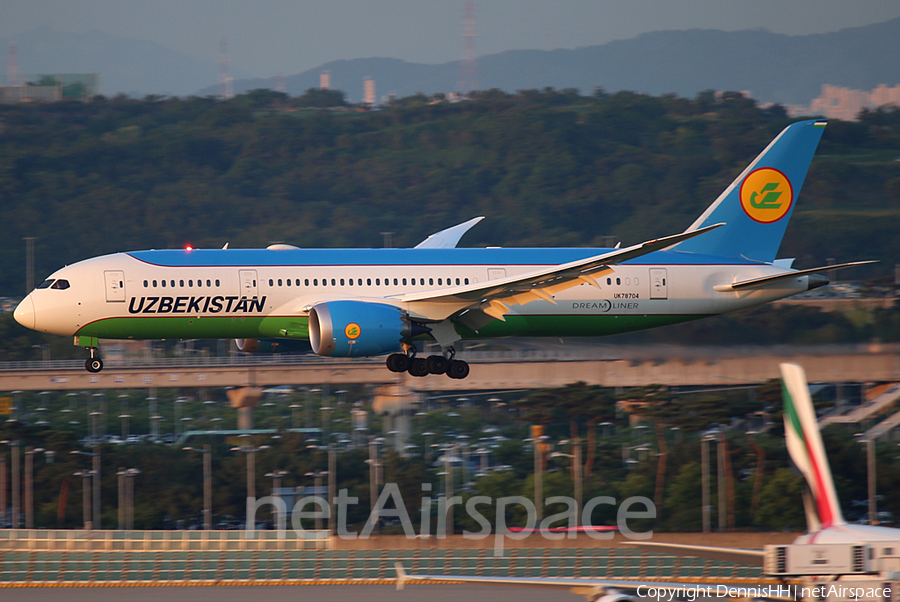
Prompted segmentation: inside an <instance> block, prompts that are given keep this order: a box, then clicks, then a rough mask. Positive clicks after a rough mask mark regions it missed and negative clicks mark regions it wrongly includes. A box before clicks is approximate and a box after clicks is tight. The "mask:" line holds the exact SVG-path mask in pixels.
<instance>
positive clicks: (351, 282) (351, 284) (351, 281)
mask: <svg viewBox="0 0 900 602" xmlns="http://www.w3.org/2000/svg"><path fill="white" fill-rule="evenodd" d="M341 284H343V282H342V283H341ZM350 286H353V278H351V279H350Z"/></svg>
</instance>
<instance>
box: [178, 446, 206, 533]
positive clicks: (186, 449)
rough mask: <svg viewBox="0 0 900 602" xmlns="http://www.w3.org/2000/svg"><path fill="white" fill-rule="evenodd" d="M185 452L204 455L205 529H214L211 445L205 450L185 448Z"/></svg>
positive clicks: (204, 448) (204, 447)
mask: <svg viewBox="0 0 900 602" xmlns="http://www.w3.org/2000/svg"><path fill="white" fill-rule="evenodd" d="M182 449H183V450H184V451H195V452H200V453H201V454H203V529H204V530H206V531H209V530H210V529H212V454H211V448H210V446H209V445H204V446H203V449H198V448H196V447H183V448H182Z"/></svg>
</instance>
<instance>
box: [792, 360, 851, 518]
mask: <svg viewBox="0 0 900 602" xmlns="http://www.w3.org/2000/svg"><path fill="white" fill-rule="evenodd" d="M781 383H782V394H783V397H784V439H785V443H786V444H787V449H788V453H790V455H791V459H792V460H793V461H794V464H795V465H796V466H797V468H798V469H799V470H800V472H801V473H803V476H804V477H805V478H806V482H807V484H808V485H809V489H810V492H811V493H812V496H813V500H814V501H815V509H816V513H817V514H818V518H819V523H820V527H821V528H823V529H827V528H828V527H831V526H833V525H842V524H844V522H845V521H844V517H843V516H842V515H841V507H840V504H839V503H838V498H837V493H836V492H835V489H834V481H833V480H832V478H831V469H830V468H829V466H828V459H827V458H826V457H825V448H824V446H823V445H822V436H821V435H820V434H819V425H818V423H817V422H816V413H815V410H814V409H813V405H812V399H811V398H810V396H809V387H808V386H807V383H806V374H805V373H804V372H803V368H801V367H800V366H798V365H796V364H781Z"/></svg>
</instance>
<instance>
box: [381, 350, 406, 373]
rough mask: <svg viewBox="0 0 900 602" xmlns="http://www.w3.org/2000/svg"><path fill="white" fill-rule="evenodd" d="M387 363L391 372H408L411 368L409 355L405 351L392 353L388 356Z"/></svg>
mask: <svg viewBox="0 0 900 602" xmlns="http://www.w3.org/2000/svg"><path fill="white" fill-rule="evenodd" d="M385 363H386V364H387V369H388V370H390V371H391V372H406V371H407V370H408V369H409V356H408V355H406V354H403V353H392V354H390V355H389V356H388V357H387V361H386V362H385Z"/></svg>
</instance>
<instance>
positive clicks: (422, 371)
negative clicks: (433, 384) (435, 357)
mask: <svg viewBox="0 0 900 602" xmlns="http://www.w3.org/2000/svg"><path fill="white" fill-rule="evenodd" d="M407 372H409V374H410V375H411V376H426V375H427V374H428V360H426V359H425V358H424V357H414V358H413V359H412V360H411V361H410V362H409V368H408V369H407Z"/></svg>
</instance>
